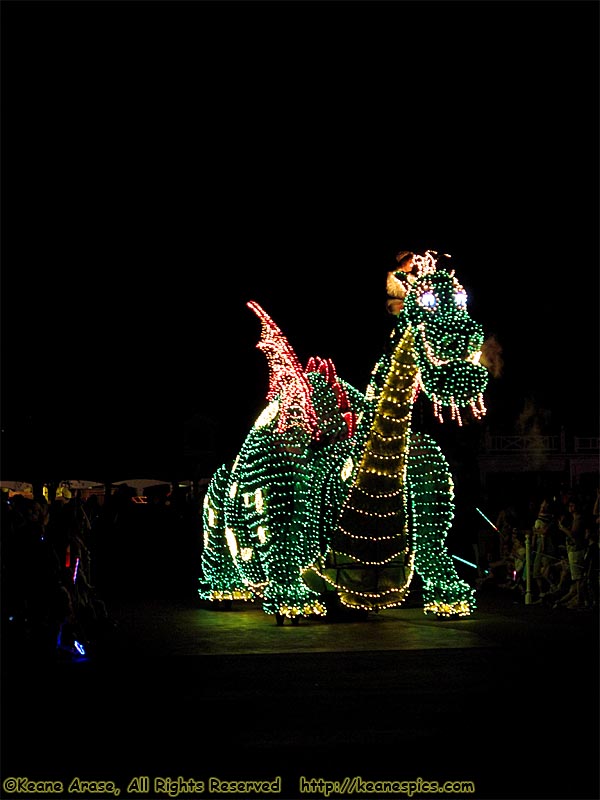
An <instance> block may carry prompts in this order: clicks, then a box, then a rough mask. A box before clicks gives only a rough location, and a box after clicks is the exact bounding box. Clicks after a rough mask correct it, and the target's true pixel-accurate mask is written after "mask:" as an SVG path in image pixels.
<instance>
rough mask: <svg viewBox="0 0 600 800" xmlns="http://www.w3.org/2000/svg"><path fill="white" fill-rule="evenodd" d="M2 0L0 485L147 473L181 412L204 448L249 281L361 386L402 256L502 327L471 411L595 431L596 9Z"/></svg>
mask: <svg viewBox="0 0 600 800" xmlns="http://www.w3.org/2000/svg"><path fill="white" fill-rule="evenodd" d="M0 9H1V13H2V177H3V183H2V281H3V287H2V373H3V374H2V391H3V399H2V405H3V410H2V416H3V423H2V425H3V430H4V434H3V457H2V477H3V478H4V479H15V480H17V479H18V480H26V479H28V476H27V475H25V474H23V473H24V472H25V471H26V470H31V463H32V460H33V459H35V458H37V459H41V455H40V454H42V453H43V454H45V455H44V458H46V459H48V458H51V459H55V460H56V461H57V462H60V464H61V466H60V469H62V470H67V471H69V472H70V473H73V474H68V475H60V477H62V478H79V477H83V478H86V479H89V478H93V479H96V478H97V477H98V478H99V477H100V476H101V474H102V476H104V475H105V474H106V473H107V472H108V473H110V475H111V476H112V477H113V479H115V480H116V479H119V478H126V477H134V476H133V475H130V474H129V473H130V472H131V471H132V470H135V471H136V472H138V473H144V474H145V475H147V474H148V473H149V472H150V471H152V472H153V476H154V475H155V474H156V473H157V472H158V471H159V470H160V469H161V468H162V465H164V464H165V463H166V462H167V461H169V460H170V459H175V460H177V457H178V454H179V453H180V452H181V448H182V427H183V422H184V420H186V419H188V418H189V417H191V416H193V415H196V414H199V415H203V416H206V417H208V418H210V419H212V420H213V421H214V423H215V425H216V426H217V428H218V430H219V431H220V438H219V440H218V443H217V452H216V454H215V458H216V459H217V460H218V461H219V463H220V460H226V459H228V458H230V457H231V456H232V455H234V454H235V450H236V448H237V447H238V446H239V444H241V441H242V437H243V435H244V434H245V432H246V430H247V428H248V427H249V425H250V424H251V422H252V421H253V420H254V418H255V416H256V414H257V413H258V411H259V410H260V408H261V405H262V401H263V398H264V395H265V392H266V386H267V368H266V362H265V361H264V358H263V356H262V354H260V353H259V352H258V351H257V350H256V342H257V341H258V335H259V324H258V321H257V319H256V318H255V317H254V315H253V314H252V312H251V311H250V310H249V309H247V308H246V305H245V304H246V302H247V301H248V300H256V301H257V302H259V303H260V304H261V305H262V306H263V307H264V308H265V310H266V311H267V312H268V313H269V314H270V315H271V316H272V317H273V319H274V320H275V322H277V324H278V325H279V326H280V327H281V328H282V330H283V331H284V333H286V335H287V336H288V339H289V341H290V343H291V344H292V346H293V347H294V348H295V349H296V351H297V353H298V355H299V357H300V358H301V360H302V361H303V362H304V361H305V360H306V358H307V357H308V356H310V355H313V354H317V355H321V356H323V357H331V358H333V360H334V362H335V363H336V366H337V369H338V373H339V374H340V375H341V376H342V377H343V378H345V379H347V380H349V381H350V382H351V383H354V384H355V385H356V386H357V387H364V386H365V385H366V382H367V380H368V377H369V374H370V371H371V368H372V366H373V365H374V363H375V361H376V360H377V358H378V356H379V354H380V352H381V349H382V348H383V346H384V344H385V341H386V338H387V333H388V330H389V324H390V323H389V318H388V317H387V315H386V313H385V307H384V300H385V288H384V287H385V274H386V271H387V269H388V267H389V266H391V265H392V264H393V259H394V255H395V253H396V252H398V251H399V250H402V249H416V250H419V251H423V250H424V249H427V248H430V249H434V250H439V251H441V252H447V253H450V254H452V256H453V261H454V264H455V266H456V270H457V273H458V275H459V278H460V279H461V280H462V283H463V284H464V285H465V288H466V289H467V291H468V292H469V294H470V308H471V312H472V314H473V316H474V317H476V318H477V319H478V320H479V321H480V322H481V323H482V324H483V326H484V329H485V332H486V333H487V334H491V333H493V334H495V335H496V337H497V339H498V340H499V342H500V344H501V345H502V347H503V350H504V360H505V367H504V371H503V374H502V376H501V377H500V378H498V379H496V380H493V381H492V383H491V386H490V391H489V395H488V405H489V407H490V413H489V416H488V423H489V424H490V425H491V426H492V427H495V428H497V429H499V430H500V429H504V430H506V431H507V432H510V431H512V430H514V428H515V424H516V420H517V418H518V416H519V414H520V412H521V410H522V409H523V406H524V403H525V399H526V398H527V397H530V396H531V397H533V398H534V399H535V402H536V403H537V404H538V405H539V406H540V407H542V408H545V409H548V411H549V412H550V424H551V427H552V428H553V430H558V428H559V426H560V425H561V424H565V425H566V426H567V427H568V428H570V429H571V430H572V431H573V432H574V433H576V434H579V435H597V434H598V386H599V379H598V363H599V353H598V340H599V327H598V300H599V292H598V210H599V209H598V157H597V156H598V141H599V138H598V133H599V131H598V89H599V87H598V74H599V69H598V67H599V64H598V29H599V28H598V22H599V20H598V10H599V6H598V4H597V3H596V2H577V1H576V0H568V1H567V2H543V1H540V2H537V1H536V2H531V3H530V2H526V1H525V2H500V3H495V2H484V1H482V2H475V1H473V2H465V3H458V2H452V0H447V1H446V2H442V3H436V2H427V1H425V2H417V3H410V2H397V3H395V2H383V3H378V2H372V1H371V2H366V3H363V2H333V3H328V2H319V3H315V2H300V3H293V2H268V3H256V2H251V1H250V2H244V3H240V4H238V3H235V2H217V3H205V2H200V3H194V2H184V3H177V2H169V3H165V4H163V3H158V2H151V3H145V2H134V3H131V4H129V3H127V2H119V3H110V2H102V3H98V4H95V3H91V2H90V3H88V2H86V3H66V4H59V3H53V2H45V3H42V4H39V5H38V4H36V3H32V2H17V3H14V2H10V0H8V2H7V1H6V0H5V1H4V2H3V3H2V5H1V6H0ZM48 454H50V456H49V455H48ZM46 463H47V461H44V464H46ZM63 464H64V466H63ZM44 468H47V467H44ZM17 473H18V474H17ZM75 473H77V474H75ZM83 473H85V474H83ZM92 473H93V474H92Z"/></svg>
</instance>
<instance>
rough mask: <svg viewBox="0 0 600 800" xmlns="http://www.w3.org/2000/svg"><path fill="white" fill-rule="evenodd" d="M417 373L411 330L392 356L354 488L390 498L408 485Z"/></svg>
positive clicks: (405, 333)
mask: <svg viewBox="0 0 600 800" xmlns="http://www.w3.org/2000/svg"><path fill="white" fill-rule="evenodd" d="M417 372H418V368H417V364H416V361H415V354H414V338H413V333H412V330H411V328H410V327H407V328H406V330H405V331H404V334H403V335H402V337H401V338H400V341H399V342H398V344H397V345H396V347H395V349H394V351H393V353H392V356H391V360H390V367H389V370H388V372H387V375H386V378H385V382H384V384H383V387H382V388H381V391H380V394H379V399H378V402H377V407H376V410H375V415H374V417H373V422H372V424H371V427H370V429H369V433H368V435H367V438H366V441H365V445H364V450H363V454H362V458H361V461H360V464H359V468H358V472H357V476H356V479H355V481H354V486H357V487H359V488H363V489H367V490H369V491H370V492H372V493H373V494H381V495H384V496H387V495H388V494H389V492H390V491H393V490H396V489H399V488H401V487H402V486H403V485H404V481H405V475H406V456H407V452H408V444H409V437H410V427H411V425H410V423H411V417H412V408H413V399H414V393H415V384H416V378H417Z"/></svg>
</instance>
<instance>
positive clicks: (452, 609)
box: [423, 600, 474, 618]
mask: <svg viewBox="0 0 600 800" xmlns="http://www.w3.org/2000/svg"><path fill="white" fill-rule="evenodd" d="M423 610H424V611H425V613H426V614H435V615H436V616H438V617H444V618H449V617H468V616H469V615H470V614H471V613H472V612H473V611H474V608H473V607H472V605H471V604H470V603H469V602H468V601H467V600H458V601H456V602H455V603H444V602H439V601H435V600H434V601H432V602H430V603H427V604H426V605H425V606H424V607H423Z"/></svg>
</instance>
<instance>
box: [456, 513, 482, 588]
mask: <svg viewBox="0 0 600 800" xmlns="http://www.w3.org/2000/svg"><path fill="white" fill-rule="evenodd" d="M478 510H479V509H478ZM452 558H455V559H456V560H457V561H462V563H463V564H468V566H469V567H473V569H477V564H474V563H473V562H472V561H467V560H466V559H464V558H461V557H460V556H454V555H453V556H452ZM484 572H485V574H486V575H487V574H488V572H489V569H485V570H484Z"/></svg>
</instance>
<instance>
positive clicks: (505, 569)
mask: <svg viewBox="0 0 600 800" xmlns="http://www.w3.org/2000/svg"><path fill="white" fill-rule="evenodd" d="M599 524H600V490H598V492H597V494H596V497H595V498H593V499H592V498H590V497H587V496H577V494H575V493H571V492H566V493H565V494H563V495H562V496H552V497H542V499H541V502H539V504H535V503H534V502H532V503H530V504H529V508H528V509H527V510H526V511H525V512H524V513H523V512H521V513H519V512H518V511H517V510H516V509H515V507H514V506H511V505H509V506H506V507H505V508H503V509H502V510H501V511H500V513H499V514H498V517H497V520H496V524H495V525H494V526H493V528H495V531H496V533H495V534H494V535H491V534H488V536H487V537H486V544H485V546H483V547H482V548H480V550H481V551H482V552H479V554H478V555H479V558H478V571H479V580H478V586H479V587H480V588H481V587H483V588H485V587H487V586H490V585H493V586H496V587H499V588H500V589H506V590H509V591H512V592H514V596H515V598H516V599H517V602H528V603H531V604H535V605H540V604H543V605H546V606H549V607H551V608H553V609H557V608H566V609H569V610H577V611H582V610H593V609H597V608H598V589H599V585H600V578H599V570H598V561H599V559H598V556H599V535H598V532H599ZM527 539H529V542H527ZM527 544H529V548H528V547H527ZM528 550H529V553H528ZM528 569H529V576H528V572H527V570H528ZM528 577H529V580H528Z"/></svg>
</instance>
